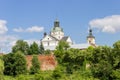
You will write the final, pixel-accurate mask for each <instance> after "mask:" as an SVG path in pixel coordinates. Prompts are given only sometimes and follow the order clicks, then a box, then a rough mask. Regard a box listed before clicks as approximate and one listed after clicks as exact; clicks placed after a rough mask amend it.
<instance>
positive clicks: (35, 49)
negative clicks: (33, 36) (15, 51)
mask: <svg viewBox="0 0 120 80" xmlns="http://www.w3.org/2000/svg"><path fill="white" fill-rule="evenodd" d="M29 54H39V46H38V44H37V43H36V42H33V44H31V45H30V48H29Z"/></svg>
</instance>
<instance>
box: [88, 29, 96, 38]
mask: <svg viewBox="0 0 120 80" xmlns="http://www.w3.org/2000/svg"><path fill="white" fill-rule="evenodd" d="M87 38H95V37H94V36H93V34H92V29H90V30H89V35H88V36H87Z"/></svg>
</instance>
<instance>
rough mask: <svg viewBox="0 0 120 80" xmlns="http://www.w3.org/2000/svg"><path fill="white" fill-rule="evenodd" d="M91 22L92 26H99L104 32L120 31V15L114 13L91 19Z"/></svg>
mask: <svg viewBox="0 0 120 80" xmlns="http://www.w3.org/2000/svg"><path fill="white" fill-rule="evenodd" d="M89 24H90V26H91V28H97V29H99V30H101V31H102V32H108V33H115V32H120V15H112V16H107V17H104V18H100V19H94V20H92V21H90V22H89Z"/></svg>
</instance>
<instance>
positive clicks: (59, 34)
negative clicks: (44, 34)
mask: <svg viewBox="0 0 120 80" xmlns="http://www.w3.org/2000/svg"><path fill="white" fill-rule="evenodd" d="M50 35H51V36H53V37H55V38H56V39H58V40H61V39H62V38H63V37H64V32H63V29H62V28H61V27H60V22H59V20H58V19H56V20H55V21H54V27H53V28H52V30H51V32H50Z"/></svg>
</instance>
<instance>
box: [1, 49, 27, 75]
mask: <svg viewBox="0 0 120 80" xmlns="http://www.w3.org/2000/svg"><path fill="white" fill-rule="evenodd" d="M3 60H4V66H5V70H4V74H5V75H12V76H16V75H19V74H24V73H26V71H27V66H26V59H25V56H24V55H23V53H22V52H20V51H18V52H16V53H14V54H13V53H9V54H7V55H4V58H3Z"/></svg>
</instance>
